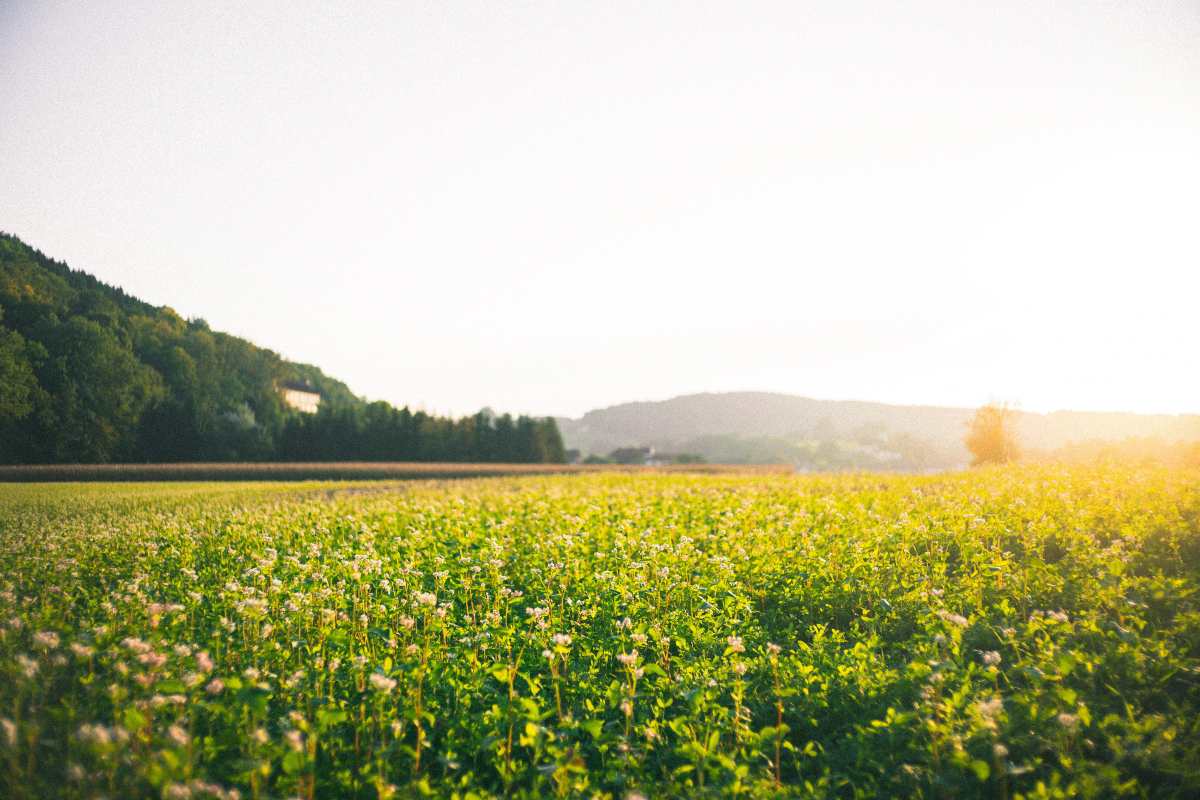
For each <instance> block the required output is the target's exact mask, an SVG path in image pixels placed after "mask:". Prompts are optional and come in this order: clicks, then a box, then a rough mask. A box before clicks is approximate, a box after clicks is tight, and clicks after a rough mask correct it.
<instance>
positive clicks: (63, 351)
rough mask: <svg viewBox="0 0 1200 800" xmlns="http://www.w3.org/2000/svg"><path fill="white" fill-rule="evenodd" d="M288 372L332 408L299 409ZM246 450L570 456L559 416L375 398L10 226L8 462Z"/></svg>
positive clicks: (1, 322)
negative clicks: (438, 411) (126, 285)
mask: <svg viewBox="0 0 1200 800" xmlns="http://www.w3.org/2000/svg"><path fill="white" fill-rule="evenodd" d="M286 382H301V383H304V384H307V385H309V386H311V387H313V388H314V389H316V390H317V391H318V392H319V393H320V394H321V396H322V402H321V411H320V412H319V413H317V414H313V415H305V414H299V413H296V412H294V411H291V410H289V408H288V407H287V406H286V405H285V404H284V403H283V401H282V399H281V396H280V393H279V386H280V385H281V384H283V383H286ZM241 460H255V461H258V460H286V461H295V460H299V461H326V460H352V461H374V460H385V461H520V462H531V461H536V462H546V461H551V462H559V461H562V460H563V448H562V441H561V437H560V436H559V433H558V428H557V426H556V425H555V423H554V421H553V420H548V419H546V420H542V419H531V418H528V417H521V418H519V419H516V420H514V419H513V418H512V417H510V416H508V415H502V416H494V415H490V414H484V413H481V414H478V415H476V416H474V417H468V418H465V419H460V420H452V419H446V418H440V417H435V416H430V415H428V414H426V413H424V412H420V411H418V412H412V411H409V410H408V409H407V408H401V409H397V408H393V407H392V406H390V405H389V404H387V403H383V402H375V403H366V402H364V401H363V400H361V399H359V398H357V397H355V396H354V394H353V393H351V391H350V390H349V389H348V388H347V387H346V386H345V384H342V383H340V382H339V381H336V380H333V379H332V378H329V377H327V376H326V375H324V374H323V373H322V372H321V371H320V370H319V369H317V368H316V367H312V366H309V365H306V364H295V363H291V362H288V361H285V360H284V359H282V358H281V357H280V356H279V355H278V354H276V353H274V352H272V351H270V350H265V349H263V348H261V347H256V346H255V345H253V344H251V343H250V342H248V341H246V340H244V339H239V338H238V337H236V336H230V335H228V334H224V333H220V332H218V331H213V330H210V329H209V327H208V325H207V324H206V323H205V322H204V321H203V320H199V319H193V320H184V319H182V318H181V317H180V316H179V315H178V314H176V313H175V312H174V311H173V310H172V309H170V308H167V307H162V308H156V307H154V306H151V305H148V304H147V303H143V302H142V301H140V300H137V299H135V298H133V297H130V296H129V295H127V294H125V293H124V292H122V291H121V290H120V289H117V288H113V287H111V286H107V285H105V284H103V283H101V282H100V281H98V280H96V279H95V278H94V277H92V276H91V275H88V274H86V273H83V272H79V271H76V270H72V269H70V268H69V267H67V266H66V265H65V264H61V263H59V262H56V261H53V260H51V259H49V258H47V257H46V256H44V255H42V254H41V253H39V252H37V251H36V250H33V249H32V248H30V247H29V246H27V245H25V244H24V243H22V242H21V241H20V240H18V239H16V238H15V237H13V236H7V235H4V234H0V463H56V462H84V463H91V462H109V461H241Z"/></svg>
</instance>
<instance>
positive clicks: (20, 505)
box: [0, 468, 1200, 798]
mask: <svg viewBox="0 0 1200 800" xmlns="http://www.w3.org/2000/svg"><path fill="white" fill-rule="evenodd" d="M346 487H347V485H346V484H341V485H339V486H337V487H334V486H332V485H314V484H300V485H296V484H292V485H286V486H285V485H240V486H239V485H231V484H207V485H194V484H173V485H165V486H164V485H146V484H125V485H120V486H113V485H100V484H92V485H88V486H78V485H66V484H63V485H55V486H42V485H23V486H0V796H2V797H5V798H42V797H66V798H71V797H97V796H105V797H109V798H125V797H167V798H183V797H216V798H232V797H242V798H251V797H263V798H268V797H270V798H284V797H304V798H315V797H322V798H324V797H364V798H374V797H410V796H421V795H432V796H437V797H454V796H458V797H464V798H466V797H498V796H525V797H552V796H554V797H611V798H636V797H647V798H651V797H669V796H674V797H707V796H713V797H726V796H737V795H741V796H747V797H775V796H786V797H880V796H919V797H996V798H1006V797H1012V798H1016V797H1066V796H1103V797H1109V796H1119V795H1130V796H1135V797H1136V796H1152V797H1197V796H1200V607H1198V601H1200V597H1198V595H1197V590H1198V589H1200V475H1198V474H1196V473H1194V472H1191V473H1189V472H1167V471H1156V470H1152V469H1148V468H1147V469H1141V470H1123V469H1118V468H1109V469H1103V470H1094V469H1075V470H1063V469H1054V468H1006V469H998V470H993V471H979V472H976V473H971V474H959V475H951V476H941V477H932V478H929V477H926V478H907V477H880V476H869V477H868V476H857V477H814V478H797V477H787V476H764V475H757V476H675V475H640V476H621V475H587V476H554V477H528V478H504V479H491V480H481V481H462V482H457V483H450V484H434V483H413V484H409V485H407V486H402V487H396V486H392V487H387V488H386V490H373V489H372V488H371V486H370V485H369V484H368V485H361V486H352V487H350V490H345V489H346Z"/></svg>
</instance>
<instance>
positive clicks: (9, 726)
mask: <svg viewBox="0 0 1200 800" xmlns="http://www.w3.org/2000/svg"><path fill="white" fill-rule="evenodd" d="M0 731H2V732H3V733H4V742H5V744H7V745H8V746H9V747H16V746H17V725H16V723H14V722H13V721H12V720H11V719H9V718H8V717H0Z"/></svg>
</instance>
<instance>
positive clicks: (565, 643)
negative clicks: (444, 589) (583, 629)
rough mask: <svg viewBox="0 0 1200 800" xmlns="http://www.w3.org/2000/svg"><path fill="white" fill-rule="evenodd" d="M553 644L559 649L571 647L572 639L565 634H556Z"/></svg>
mask: <svg viewBox="0 0 1200 800" xmlns="http://www.w3.org/2000/svg"><path fill="white" fill-rule="evenodd" d="M553 642H554V644H556V645H557V646H559V647H570V646H571V637H570V635H568V634H565V633H556V634H554V638H553Z"/></svg>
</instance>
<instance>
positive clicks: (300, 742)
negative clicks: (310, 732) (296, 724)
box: [283, 730, 304, 753]
mask: <svg viewBox="0 0 1200 800" xmlns="http://www.w3.org/2000/svg"><path fill="white" fill-rule="evenodd" d="M283 740H284V741H285V742H287V746H288V747H290V748H291V749H292V750H294V751H295V752H297V753H299V752H301V751H302V750H303V749H304V735H303V734H301V733H300V731H297V730H290V731H288V732H287V733H285V734H284V735H283Z"/></svg>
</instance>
